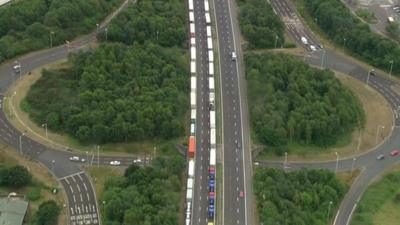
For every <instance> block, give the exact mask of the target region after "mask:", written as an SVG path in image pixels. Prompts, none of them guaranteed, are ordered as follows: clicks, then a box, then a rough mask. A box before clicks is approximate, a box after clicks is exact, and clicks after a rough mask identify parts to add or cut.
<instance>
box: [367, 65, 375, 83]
mask: <svg viewBox="0 0 400 225" xmlns="http://www.w3.org/2000/svg"><path fill="white" fill-rule="evenodd" d="M374 71H375V70H374V69H370V70H369V71H368V76H367V86H368V83H369V76H370V75H371V73H373V72H374Z"/></svg>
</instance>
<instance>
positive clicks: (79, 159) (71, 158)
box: [69, 156, 86, 162]
mask: <svg viewBox="0 0 400 225" xmlns="http://www.w3.org/2000/svg"><path fill="white" fill-rule="evenodd" d="M69 160H71V161H73V162H79V161H81V162H85V161H86V160H85V159H84V158H79V156H71V157H69Z"/></svg>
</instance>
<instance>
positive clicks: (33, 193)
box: [27, 187, 41, 201]
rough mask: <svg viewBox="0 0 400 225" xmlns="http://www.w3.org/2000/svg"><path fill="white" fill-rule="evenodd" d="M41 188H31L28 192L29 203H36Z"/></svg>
mask: <svg viewBox="0 0 400 225" xmlns="http://www.w3.org/2000/svg"><path fill="white" fill-rule="evenodd" d="M40 192H41V187H33V188H31V189H30V190H29V191H28V195H27V197H28V199H29V201H36V200H39V199H40V196H41V193H40Z"/></svg>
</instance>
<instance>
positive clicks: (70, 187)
mask: <svg viewBox="0 0 400 225" xmlns="http://www.w3.org/2000/svg"><path fill="white" fill-rule="evenodd" d="M69 189H70V190H71V192H72V194H73V193H74V190H73V189H72V186H71V185H69Z"/></svg>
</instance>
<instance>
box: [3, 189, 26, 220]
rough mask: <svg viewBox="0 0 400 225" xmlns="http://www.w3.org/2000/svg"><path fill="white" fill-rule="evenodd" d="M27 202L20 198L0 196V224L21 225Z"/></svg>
mask: <svg viewBox="0 0 400 225" xmlns="http://www.w3.org/2000/svg"><path fill="white" fill-rule="evenodd" d="M27 209H28V202H27V201H24V200H23V199H22V198H19V197H14V196H8V197H0V225H22V222H23V221H24V217H25V214H26V210H27Z"/></svg>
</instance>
